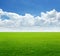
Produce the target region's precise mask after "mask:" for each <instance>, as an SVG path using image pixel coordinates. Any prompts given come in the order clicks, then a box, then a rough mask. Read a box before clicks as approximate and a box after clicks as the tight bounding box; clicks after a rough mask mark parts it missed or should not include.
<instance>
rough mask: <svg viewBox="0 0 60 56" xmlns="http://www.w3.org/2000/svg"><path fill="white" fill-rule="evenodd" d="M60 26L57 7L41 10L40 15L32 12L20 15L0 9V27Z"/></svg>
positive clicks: (59, 15) (59, 14) (59, 13)
mask: <svg viewBox="0 0 60 56" xmlns="http://www.w3.org/2000/svg"><path fill="white" fill-rule="evenodd" d="M35 26H36V27H60V12H58V11H56V10H55V9H53V10H51V11H46V12H41V14H40V16H33V15H31V14H27V13H26V14H25V15H24V16H23V15H19V14H17V13H12V12H6V11H3V10H2V9H0V27H5V28H21V27H35Z"/></svg>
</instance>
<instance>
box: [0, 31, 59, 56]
mask: <svg viewBox="0 0 60 56" xmlns="http://www.w3.org/2000/svg"><path fill="white" fill-rule="evenodd" d="M0 56H60V32H0Z"/></svg>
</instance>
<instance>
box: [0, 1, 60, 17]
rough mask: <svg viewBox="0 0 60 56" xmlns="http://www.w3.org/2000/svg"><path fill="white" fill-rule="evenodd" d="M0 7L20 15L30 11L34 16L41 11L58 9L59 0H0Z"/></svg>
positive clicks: (59, 7) (59, 9) (59, 6)
mask: <svg viewBox="0 0 60 56" xmlns="http://www.w3.org/2000/svg"><path fill="white" fill-rule="evenodd" d="M0 8H1V9H3V10H4V11H9V12H15V13H18V14H21V15H24V14H25V13H30V14H32V15H35V16H36V15H40V12H42V11H43V12H45V11H49V10H52V9H56V10H57V11H60V0H0Z"/></svg>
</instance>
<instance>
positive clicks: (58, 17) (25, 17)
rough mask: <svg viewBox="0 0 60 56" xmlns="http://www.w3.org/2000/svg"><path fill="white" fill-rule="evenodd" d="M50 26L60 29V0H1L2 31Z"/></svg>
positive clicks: (0, 21)
mask: <svg viewBox="0 0 60 56" xmlns="http://www.w3.org/2000/svg"><path fill="white" fill-rule="evenodd" d="M45 27H47V28H45ZM43 28H44V29H43ZM49 28H52V30H53V29H54V31H55V30H56V31H59V30H60V0H0V31H1V30H2V31H5V30H6V31H7V29H8V31H9V30H10V31H12V30H14V29H15V30H16V31H20V30H27V31H28V30H34V31H41V29H43V30H46V29H48V31H50V30H51V29H49ZM18 29H19V30H18ZM58 29H59V30H58Z"/></svg>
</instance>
